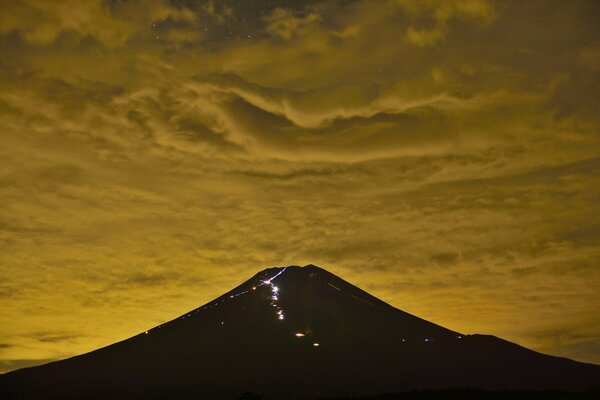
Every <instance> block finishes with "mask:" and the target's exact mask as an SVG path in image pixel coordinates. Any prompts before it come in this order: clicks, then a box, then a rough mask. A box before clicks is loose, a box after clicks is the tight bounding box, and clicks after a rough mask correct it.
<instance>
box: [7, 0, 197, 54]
mask: <svg viewBox="0 0 600 400" xmlns="http://www.w3.org/2000/svg"><path fill="white" fill-rule="evenodd" d="M5 3H6V4H4V6H5V7H6V8H4V7H3V8H4V10H5V12H4V13H2V15H3V16H2V17H0V18H1V19H0V22H1V24H0V26H2V28H0V34H7V33H11V32H14V33H17V34H18V35H20V36H21V37H22V38H23V39H24V40H25V41H26V42H28V43H30V44H34V45H50V44H52V43H54V42H55V41H56V40H57V39H59V38H60V37H61V35H67V36H68V35H69V34H74V35H76V36H77V38H78V40H85V39H86V38H92V39H93V40H95V41H97V42H98V43H100V44H101V45H103V46H106V47H109V48H114V47H122V46H124V45H125V43H126V42H127V41H128V40H129V39H130V38H131V37H132V36H134V35H135V34H139V33H142V32H144V31H146V32H149V31H150V26H151V24H152V23H156V22H161V21H166V20H172V21H188V22H189V21H194V20H195V18H196V16H195V14H194V13H193V12H192V11H191V10H190V9H188V8H176V7H173V6H170V5H169V4H168V2H166V1H159V2H152V3H151V4H150V3H146V2H141V1H133V2H105V1H102V0H94V1H86V2H80V1H72V0H61V1H55V2H45V1H38V0H28V1H22V2H5ZM146 34H147V33H146Z"/></svg>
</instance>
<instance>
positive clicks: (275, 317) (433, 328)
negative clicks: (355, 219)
mask: <svg viewBox="0 0 600 400" xmlns="http://www.w3.org/2000/svg"><path fill="white" fill-rule="evenodd" d="M599 383H600V366H596V365H592V364H584V363H579V362H575V361H572V360H568V359H565V358H559V357H553V356H548V355H544V354H540V353H537V352H534V351H531V350H528V349H525V348H523V347H521V346H518V345H516V344H513V343H510V342H507V341H505V340H502V339H499V338H497V337H494V336H487V335H465V334H462V333H459V332H455V331H452V330H449V329H446V328H443V327H441V326H438V325H436V324H433V323H431V322H428V321H425V320H423V319H421V318H418V317H416V316H413V315H411V314H408V313H406V312H403V311H401V310H398V309H396V308H394V307H392V306H391V305H389V304H387V303H385V302H383V301H381V300H379V299H377V298H376V297H374V296H372V295H370V294H368V293H367V292H365V291H363V290H361V289H359V288H357V287H356V286H354V285H352V284H350V283H348V282H346V281H344V280H343V279H341V278H339V277H337V276H335V275H333V274H331V273H330V272H328V271H326V270H324V269H321V268H319V267H317V266H314V265H308V266H305V267H298V266H289V267H282V268H269V269H266V270H264V271H261V272H259V273H258V274H256V275H255V276H254V277H252V278H251V279H249V280H248V281H246V282H244V283H243V284H241V285H239V286H238V287H236V288H235V289H233V290H231V291H230V292H228V293H225V294H224V295H222V296H221V297H218V298H217V299H215V300H213V301H211V302H210V303H207V304H206V305H204V306H202V307H199V308H197V309H195V310H192V311H190V312H189V313H186V314H184V315H182V316H180V317H179V318H176V319H174V320H172V321H170V322H168V323H165V324H162V325H159V326H157V327H155V328H153V329H150V330H149V331H146V332H142V333H141V334H139V335H136V336H134V337H132V338H129V339H127V340H124V341H122V342H119V343H116V344H113V345H110V346H107V347H104V348H101V349H99V350H96V351H93V352H90V353H87V354H84V355H80V356H76V357H72V358H69V359H66V360H62V361H58V362H53V363H50V364H46V365H42V366H38V367H33V368H25V369H21V370H17V371H13V372H10V373H8V374H4V375H2V376H0V397H2V398H5V399H9V398H19V399H29V398H57V399H67V398H77V399H81V398H87V399H90V398H127V399H132V398H144V399H147V398H174V399H175V398H190V399H211V398H214V399H237V398H239V396H240V394H241V393H246V394H247V393H260V395H262V396H263V398H265V399H286V398H316V397H322V396H342V395H367V394H378V393H393V392H400V391H406V390H438V389H439V390H442V389H451V388H466V389H485V390H569V391H585V390H591V389H598V388H599V387H600V386H599V385H598V384H599Z"/></svg>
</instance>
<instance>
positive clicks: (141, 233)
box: [0, 0, 600, 371]
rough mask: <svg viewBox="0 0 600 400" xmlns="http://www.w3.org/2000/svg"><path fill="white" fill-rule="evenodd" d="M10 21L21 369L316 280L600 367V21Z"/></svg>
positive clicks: (401, 16) (13, 231) (83, 9)
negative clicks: (319, 274)
mask: <svg viewBox="0 0 600 400" xmlns="http://www.w3.org/2000/svg"><path fill="white" fill-rule="evenodd" d="M0 9H1V10H2V11H1V12H0V160H1V161H0V197H1V200H2V207H1V208H0V304H1V307H0V371H7V370H10V369H15V368H18V367H22V366H25V365H32V364H36V363H41V362H44V361H46V360H54V359H58V358H63V357H68V356H71V355H75V354H79V353H82V352H86V351H90V350H93V349H95V348H98V347H100V346H104V345H108V344H110V343H113V342H115V341H118V340H122V339H125V338H127V337H129V336H132V335H134V334H137V333H139V332H142V331H144V330H146V329H148V328H149V327H152V326H154V325H157V324H159V323H162V322H164V321H166V320H169V319H171V318H174V317H176V316H178V315H180V314H182V313H183V312H185V311H187V310H190V309H193V308H195V307H197V306H199V305H201V304H203V303H205V302H207V301H209V300H210V299H212V298H214V297H216V296H217V295H220V294H222V293H223V292H225V291H227V290H229V289H231V288H232V287H233V286H234V285H236V284H239V283H240V282H242V281H244V280H246V279H247V278H249V277H250V276H251V275H253V274H254V273H256V272H257V271H258V270H261V269H264V268H266V267H269V266H277V265H287V264H298V265H304V264H308V263H313V264H316V265H319V266H321V267H324V268H326V269H328V270H329V271H331V272H333V273H335V274H337V275H339V276H340V277H342V278H344V279H346V280H348V281H350V282H352V283H354V284H356V285H358V286H360V287H362V288H363V289H365V290H367V291H369V292H370V293H372V294H373V295H375V296H377V297H379V298H381V299H383V300H385V301H387V302H389V303H391V304H392V305H394V306H396V307H398V308H400V309H402V310H404V311H407V312H410V313H413V314H416V315H418V316H420V317H423V318H425V319H428V320H430V321H433V322H436V323H438V324H441V325H443V326H446V327H448V328H450V329H453V330H457V331H461V332H465V333H476V332H477V333H488V334H494V335H497V336H500V337H503V338H506V339H508V340H511V341H515V342H517V343H519V344H522V345H525V346H527V347H530V348H533V349H535V350H539V351H542V352H547V353H550V354H555V355H561V356H566V357H571V358H575V359H577V360H582V361H589V362H596V363H600V313H598V310H599V309H600V296H598V293H600V266H599V265H598V260H600V201H599V199H600V179H599V175H600V80H599V79H598V76H599V74H600V25H599V24H598V22H597V21H598V17H599V16H600V5H599V3H598V2H597V1H594V0H590V1H559V0H556V1H520V0H514V1H499V2H493V1H485V0H453V1H450V0H445V1H434V0H423V1H418V2H412V1H409V0H346V1H341V0H338V1H336V0H331V1H330V0H322V1H321V0H313V1H300V0H294V1H292V0H290V1H261V0H237V1H231V0H230V1H213V2H206V1H194V0H181V1H172V2H169V1H167V0H163V1H154V0H153V1H141V0H137V1H136V0H133V1H119V0H105V1H100V0H90V1H79V0H61V1H52V2H48V1H45V0H22V1H9V0H1V1H0Z"/></svg>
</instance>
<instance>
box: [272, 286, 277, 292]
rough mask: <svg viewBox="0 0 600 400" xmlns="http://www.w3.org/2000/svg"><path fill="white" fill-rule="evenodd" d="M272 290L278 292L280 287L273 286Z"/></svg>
mask: <svg viewBox="0 0 600 400" xmlns="http://www.w3.org/2000/svg"><path fill="white" fill-rule="evenodd" d="M271 290H273V291H274V292H275V293H277V292H278V291H279V288H278V287H277V286H273V287H272V288H271Z"/></svg>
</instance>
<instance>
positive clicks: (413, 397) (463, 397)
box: [240, 390, 600, 400]
mask: <svg viewBox="0 0 600 400" xmlns="http://www.w3.org/2000/svg"><path fill="white" fill-rule="evenodd" d="M251 396H252V395H251V394H249V395H245V396H242V397H240V399H243V400H246V399H247V400H251V399H254V400H258V399H260V397H251ZM597 399H600V392H597V391H595V392H586V393H574V392H559V391H497V392H491V391H483V390H439V391H415V392H405V393H396V394H383V395H379V396H365V397H326V398H322V399H319V400H597Z"/></svg>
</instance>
